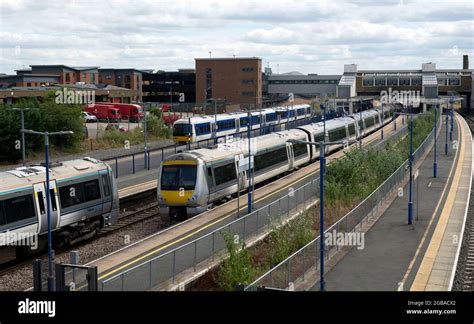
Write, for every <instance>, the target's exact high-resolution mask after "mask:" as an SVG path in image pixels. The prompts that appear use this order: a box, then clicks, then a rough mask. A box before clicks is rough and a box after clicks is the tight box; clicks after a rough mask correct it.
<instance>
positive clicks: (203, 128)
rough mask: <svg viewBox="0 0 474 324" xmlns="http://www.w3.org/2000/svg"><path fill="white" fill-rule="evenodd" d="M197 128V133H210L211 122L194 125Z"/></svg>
mask: <svg viewBox="0 0 474 324" xmlns="http://www.w3.org/2000/svg"><path fill="white" fill-rule="evenodd" d="M194 127H195V129H196V135H197V136H199V135H204V134H209V133H210V132H211V123H204V124H197V125H195V126H194Z"/></svg>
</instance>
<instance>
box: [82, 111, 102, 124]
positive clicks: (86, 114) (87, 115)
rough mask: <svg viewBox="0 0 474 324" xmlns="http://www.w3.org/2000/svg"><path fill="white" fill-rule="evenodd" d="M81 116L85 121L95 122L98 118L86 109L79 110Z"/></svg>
mask: <svg viewBox="0 0 474 324" xmlns="http://www.w3.org/2000/svg"><path fill="white" fill-rule="evenodd" d="M81 116H82V118H83V119H84V120H85V122H86V123H97V121H98V119H97V117H96V116H95V115H93V114H91V113H89V112H87V111H83V112H81Z"/></svg>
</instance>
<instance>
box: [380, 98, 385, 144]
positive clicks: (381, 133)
mask: <svg viewBox="0 0 474 324" xmlns="http://www.w3.org/2000/svg"><path fill="white" fill-rule="evenodd" d="M380 105H381V106H382V129H381V131H380V136H381V140H383V126H384V122H385V115H384V114H383V102H380Z"/></svg>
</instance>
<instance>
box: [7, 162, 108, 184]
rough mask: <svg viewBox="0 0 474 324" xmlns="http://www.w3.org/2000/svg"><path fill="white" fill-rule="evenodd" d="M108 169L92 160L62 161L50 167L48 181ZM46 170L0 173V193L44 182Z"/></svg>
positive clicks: (22, 168)
mask: <svg viewBox="0 0 474 324" xmlns="http://www.w3.org/2000/svg"><path fill="white" fill-rule="evenodd" d="M107 168H108V165H107V164H106V163H104V162H102V161H99V160H96V159H93V158H88V157H86V158H83V159H76V160H71V161H64V162H61V163H58V164H56V165H54V164H53V165H51V167H50V169H49V170H50V179H51V180H60V179H67V178H73V177H77V176H81V175H84V174H87V173H91V172H98V171H102V170H105V169H107ZM45 176H46V168H45V167H44V166H42V165H32V166H28V167H20V168H16V169H13V170H9V171H4V172H0V192H2V191H6V190H11V189H15V188H18V187H26V186H31V185H32V184H34V183H38V182H44V181H45Z"/></svg>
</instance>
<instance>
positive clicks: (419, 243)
mask: <svg viewBox="0 0 474 324" xmlns="http://www.w3.org/2000/svg"><path fill="white" fill-rule="evenodd" d="M458 121H460V123H458V124H457V125H456V126H455V130H454V133H453V139H455V140H458V141H459V138H458V133H459V132H458V131H459V128H458V126H459V125H461V127H462V129H463V132H461V133H462V134H463V138H462V142H461V143H460V146H459V149H458V150H453V147H452V145H451V144H449V152H448V156H445V154H444V146H445V127H444V125H443V127H442V129H441V132H440V133H439V136H438V143H437V151H438V154H437V157H438V177H437V178H433V159H434V150H431V152H430V153H429V154H428V155H427V157H426V158H425V160H424V161H423V163H422V164H421V166H420V167H419V169H418V170H419V176H418V179H417V180H416V181H415V184H414V200H413V202H414V222H413V225H407V218H408V217H407V213H408V212H407V210H408V190H409V187H408V186H409V184H408V183H407V185H406V186H405V187H404V193H405V195H404V196H403V197H397V198H396V199H395V200H394V201H393V203H392V204H391V205H390V207H389V208H388V209H387V210H386V211H385V213H384V214H383V215H382V216H381V217H380V219H379V220H378V221H377V222H376V223H375V224H374V226H373V227H372V228H371V229H370V230H369V232H367V233H366V234H365V248H364V249H362V250H359V249H352V250H350V251H349V253H348V254H347V255H346V256H345V257H344V258H343V259H342V260H341V261H340V262H339V263H337V264H336V265H335V266H334V267H333V268H332V269H331V270H330V271H329V272H328V273H327V274H326V276H325V279H326V289H327V290H328V291H349V290H350V291H396V290H410V288H412V289H415V290H419V289H421V290H425V289H426V290H447V289H448V286H449V281H450V277H451V273H452V269H453V265H454V262H455V259H456V251H457V248H458V244H453V240H452V239H450V238H452V235H455V234H456V233H457V234H458V235H460V233H461V228H460V225H462V224H461V222H462V219H463V218H464V216H465V209H466V206H467V205H466V202H467V196H468V194H467V193H468V192H469V189H467V185H466V182H465V181H464V180H465V179H464V178H467V180H469V178H470V175H471V167H472V154H471V148H470V147H471V139H470V134H469V129H468V128H467V125H463V124H462V123H464V121H462V119H461V118H459V119H458ZM466 132H467V133H468V134H469V136H465V134H466ZM467 141H469V142H468V143H466V142H467ZM466 144H467V145H466ZM468 147H469V148H468ZM458 151H459V152H458ZM458 155H462V158H461V157H459V158H458ZM454 161H458V163H454V165H453V162H454ZM458 166H459V168H458ZM467 174H468V175H467ZM461 179H463V180H462V181H461ZM451 187H452V188H453V190H450V188H451ZM455 188H458V189H457V190H454V189H455ZM466 191H467V193H466ZM417 192H418V195H417ZM458 193H459V195H458ZM458 242H460V240H458ZM420 265H421V266H420ZM419 269H420V270H419ZM422 274H423V275H422ZM438 284H439V285H438ZM412 285H413V287H412ZM318 289H319V283H317V284H316V285H315V286H314V287H313V288H312V290H318Z"/></svg>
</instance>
